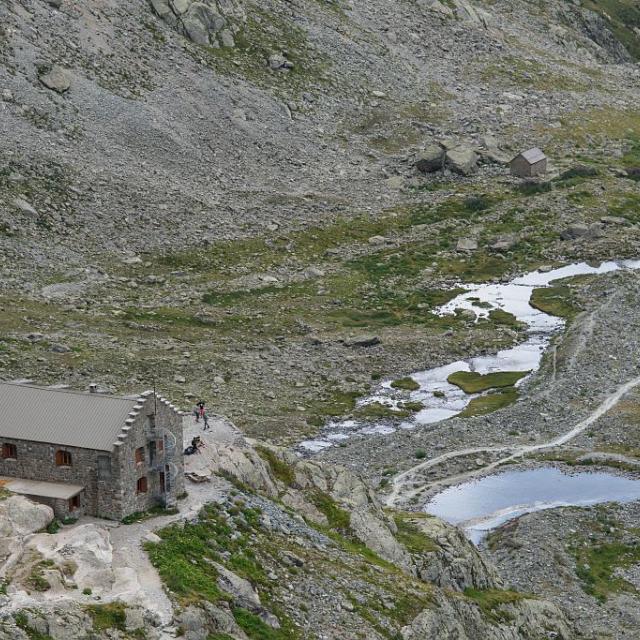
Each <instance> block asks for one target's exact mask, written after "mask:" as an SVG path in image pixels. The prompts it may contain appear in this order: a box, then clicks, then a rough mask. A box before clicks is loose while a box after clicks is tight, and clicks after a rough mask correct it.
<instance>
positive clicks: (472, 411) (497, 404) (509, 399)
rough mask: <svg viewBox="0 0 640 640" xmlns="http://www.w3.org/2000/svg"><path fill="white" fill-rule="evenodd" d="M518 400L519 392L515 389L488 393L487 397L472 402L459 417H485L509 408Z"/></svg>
mask: <svg viewBox="0 0 640 640" xmlns="http://www.w3.org/2000/svg"><path fill="white" fill-rule="evenodd" d="M517 399H518V391H517V390H516V389H515V387H510V388H507V389H503V390H502V391H496V392H494V393H488V394H487V395H484V396H480V397H478V398H474V399H473V400H471V402H470V403H469V404H468V405H467V406H466V408H465V410H464V411H463V412H462V413H460V414H459V415H460V417H462V418H471V417H473V416H484V415H486V414H488V413H493V412H494V411H498V410H499V409H503V408H504V407H508V406H509V405H510V404H513V403H514V402H516V400H517Z"/></svg>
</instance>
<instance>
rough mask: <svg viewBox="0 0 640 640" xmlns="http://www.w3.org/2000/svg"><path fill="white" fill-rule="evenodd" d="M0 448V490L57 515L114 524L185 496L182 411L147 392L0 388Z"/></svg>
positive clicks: (5, 384)
mask: <svg viewBox="0 0 640 640" xmlns="http://www.w3.org/2000/svg"><path fill="white" fill-rule="evenodd" d="M92 388H93V389H95V387H92ZM0 445H1V447H2V451H1V453H2V455H1V457H0V485H1V486H3V487H4V488H5V489H7V490H9V491H11V492H14V493H20V494H23V495H26V496H28V497H29V498H31V499H32V500H35V501H37V502H42V503H44V504H47V505H49V506H50V507H52V508H53V510H54V511H55V513H56V516H57V517H59V518H64V517H68V516H73V517H77V516H80V515H83V514H86V515H92V516H97V517H100V518H110V519H116V520H120V519H122V518H123V517H125V516H127V515H129V514H131V513H135V512H137V511H144V510H146V509H148V508H150V507H152V506H156V505H165V506H167V505H168V506H171V505H173V504H175V501H176V498H177V497H178V496H179V495H180V494H182V493H184V465H183V451H182V445H183V442H182V414H181V412H180V411H179V410H178V409H177V408H176V407H174V406H173V405H172V404H170V403H169V401H168V400H165V399H164V398H162V397H159V396H157V395H156V394H154V392H153V391H146V392H145V393H143V394H142V395H141V396H140V397H137V398H136V397H133V398H127V397H117V396H110V395H103V394H99V393H95V392H94V393H90V392H89V393H82V392H75V391H62V390H59V389H50V388H43V387H34V386H28V385H23V384H12V383H0Z"/></svg>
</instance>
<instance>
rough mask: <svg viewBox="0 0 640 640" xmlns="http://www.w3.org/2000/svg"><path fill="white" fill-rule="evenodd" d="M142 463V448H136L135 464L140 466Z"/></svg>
mask: <svg viewBox="0 0 640 640" xmlns="http://www.w3.org/2000/svg"><path fill="white" fill-rule="evenodd" d="M143 462H144V447H138V448H137V449H136V464H142V463H143Z"/></svg>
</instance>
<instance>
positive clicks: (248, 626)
mask: <svg viewBox="0 0 640 640" xmlns="http://www.w3.org/2000/svg"><path fill="white" fill-rule="evenodd" d="M233 617H234V618H235V621H236V622H237V623H238V626H239V627H240V628H241V629H242V630H243V631H244V632H245V633H246V634H247V635H248V636H249V638H251V640H289V639H290V638H291V636H290V635H289V634H286V633H285V632H283V630H282V629H273V628H272V627H270V626H269V625H268V624H266V623H265V622H263V621H262V619H261V618H260V617H259V616H257V615H256V614H255V613H251V612H250V611H247V610H246V609H242V608H240V607H236V608H234V609H233Z"/></svg>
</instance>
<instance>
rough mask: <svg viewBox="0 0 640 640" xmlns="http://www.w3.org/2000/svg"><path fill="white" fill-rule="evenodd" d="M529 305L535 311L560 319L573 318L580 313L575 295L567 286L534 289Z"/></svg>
mask: <svg viewBox="0 0 640 640" xmlns="http://www.w3.org/2000/svg"><path fill="white" fill-rule="evenodd" d="M529 304H530V305H531V306H532V307H533V308H534V309H538V310H539V311H542V312H543V313H548V314H549V315H552V316H558V317H560V318H573V317H574V316H575V315H576V314H577V313H578V309H577V308H576V306H575V301H574V297H573V294H572V292H571V289H570V288H569V287H568V286H567V285H554V286H551V287H543V288H540V289H534V290H533V292H532V294H531V299H530V300H529Z"/></svg>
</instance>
